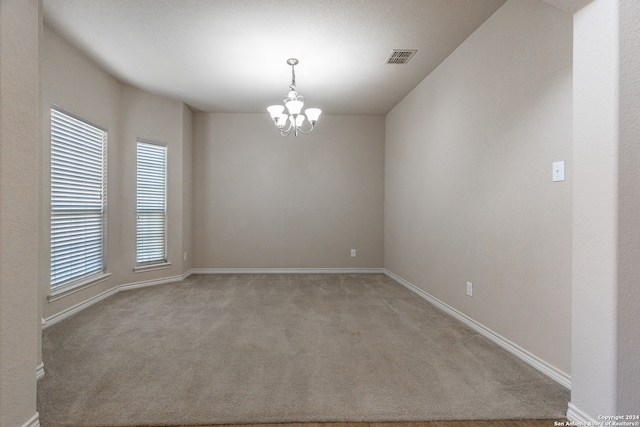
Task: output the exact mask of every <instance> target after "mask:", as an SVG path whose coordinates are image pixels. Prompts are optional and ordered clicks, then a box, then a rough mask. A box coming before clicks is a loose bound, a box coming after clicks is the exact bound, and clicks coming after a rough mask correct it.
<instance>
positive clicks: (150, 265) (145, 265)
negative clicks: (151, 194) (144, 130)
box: [133, 138, 171, 273]
mask: <svg viewBox="0 0 640 427" xmlns="http://www.w3.org/2000/svg"><path fill="white" fill-rule="evenodd" d="M141 146H142V147H145V146H148V147H154V148H161V149H162V155H163V164H162V165H163V170H162V172H163V173H162V175H163V182H162V188H161V191H162V196H163V198H164V199H163V210H162V214H163V242H162V246H163V248H162V255H163V257H162V258H154V259H149V260H141V259H140V257H141V254H140V237H141V236H140V224H139V221H140V210H139V206H140V147H141ZM147 160H148V159H147ZM168 181H169V147H168V144H166V143H164V142H158V141H151V140H148V139H143V138H138V139H137V140H136V213H135V215H136V221H135V224H136V239H135V247H136V251H135V267H134V269H133V271H134V272H135V273H140V272H145V271H151V270H158V269H164V268H169V267H170V266H171V263H170V262H169V246H168V240H169V228H168V225H169V215H168V210H169V209H168V200H169V194H168ZM155 190H156V191H157V190H159V189H158V188H155ZM156 213H157V212H156Z"/></svg>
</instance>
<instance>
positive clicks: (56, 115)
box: [51, 108, 107, 289]
mask: <svg viewBox="0 0 640 427" xmlns="http://www.w3.org/2000/svg"><path fill="white" fill-rule="evenodd" d="M106 147H107V132H105V131H104V130H102V129H99V128H97V127H95V126H92V125H90V124H89V123H86V122H84V121H82V120H79V119H77V118H75V117H71V116H69V115H67V114H64V113H62V112H60V111H58V110H56V109H53V108H52V109H51V288H52V289H54V288H57V287H61V286H64V285H66V284H69V283H71V282H75V281H77V280H80V279H83V278H86V277H89V276H92V275H94V274H98V273H101V272H102V271H104V247H105V244H104V240H105V226H106Z"/></svg>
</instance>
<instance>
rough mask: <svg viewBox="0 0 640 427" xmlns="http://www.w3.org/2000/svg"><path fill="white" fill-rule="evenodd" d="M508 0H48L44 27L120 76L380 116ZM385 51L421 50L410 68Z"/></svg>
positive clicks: (156, 87)
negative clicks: (293, 89) (292, 92)
mask: <svg viewBox="0 0 640 427" xmlns="http://www.w3.org/2000/svg"><path fill="white" fill-rule="evenodd" d="M504 2H505V0H180V1H178V0H110V1H107V0H44V1H43V9H44V18H45V23H46V24H47V25H48V26H49V27H51V28H52V29H53V30H54V31H56V32H57V33H59V34H60V35H62V36H63V37H64V38H66V39H67V40H69V41H70V42H71V43H72V44H73V45H75V46H76V47H78V48H79V49H80V50H82V51H83V52H84V53H85V54H87V55H88V56H89V57H91V58H92V59H93V60H95V61H96V62H97V63H98V64H100V65H101V66H102V67H104V68H105V69H106V70H107V71H109V72H110V73H111V74H112V75H113V76H115V77H116V78H117V79H119V80H120V81H122V82H125V83H128V84H131V85H133V86H136V87H139V88H142V89H144V90H147V91H149V92H152V93H157V94H160V95H164V96H167V97H170V98H173V99H177V100H180V101H183V102H185V103H186V104H189V105H190V106H192V107H193V108H195V109H197V110H202V111H209V112H245V113H249V112H265V111H266V110H265V108H266V107H267V106H268V105H271V104H277V103H280V102H281V99H282V97H283V96H284V95H285V94H286V93H287V91H288V85H289V83H290V78H291V67H290V66H288V65H287V64H286V60H287V59H288V58H291V57H295V58H298V59H299V60H300V64H299V65H298V66H296V82H297V87H298V92H299V93H300V94H301V95H303V96H304V97H305V99H306V104H305V105H306V106H308V107H311V106H315V107H319V108H321V109H322V110H323V112H324V113H325V114H386V113H387V112H389V111H390V110H391V109H392V108H393V107H394V106H395V105H396V104H397V103H398V102H399V101H400V100H401V99H402V98H403V97H404V96H405V95H406V94H407V93H409V92H410V91H411V89H413V88H414V87H415V86H416V85H417V84H418V83H420V81H422V80H423V79H424V78H425V77H426V76H427V75H428V74H429V73H430V72H431V71H432V70H433V69H434V68H436V67H437V66H438V64H440V63H441V62H442V61H443V60H444V59H445V58H446V57H447V56H448V55H449V54H450V53H451V52H453V51H454V50H455V49H456V47H458V46H459V45H460V44H461V43H462V42H463V41H464V40H465V39H466V38H467V37H469V35H471V33H473V32H474V31H475V30H476V29H477V28H478V27H479V26H480V25H482V23H483V22H484V21H486V20H487V18H489V16H491V15H492V14H493V13H494V12H495V11H496V10H497V9H498V8H499V7H500V6H501V5H502V4H503V3H504ZM392 49H417V50H418V52H417V53H416V55H415V56H414V57H413V58H412V59H411V60H410V61H409V63H408V64H406V65H387V64H385V63H384V61H385V59H386V58H387V56H388V55H389V53H390V52H391V50H392Z"/></svg>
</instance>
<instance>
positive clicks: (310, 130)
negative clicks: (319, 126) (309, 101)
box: [298, 123, 316, 135]
mask: <svg viewBox="0 0 640 427" xmlns="http://www.w3.org/2000/svg"><path fill="white" fill-rule="evenodd" d="M315 126H316V125H314V124H313V123H311V129H309V130H308V131H306V132H305V131H304V130H302V126H300V127H299V128H298V130H299V131H300V132H301V133H304V134H305V135H306V134H309V133H311V132H312V131H313V128H314V127H315Z"/></svg>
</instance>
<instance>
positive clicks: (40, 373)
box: [36, 362, 44, 381]
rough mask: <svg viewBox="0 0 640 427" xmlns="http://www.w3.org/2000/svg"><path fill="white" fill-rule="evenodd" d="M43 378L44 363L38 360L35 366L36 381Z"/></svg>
mask: <svg viewBox="0 0 640 427" xmlns="http://www.w3.org/2000/svg"><path fill="white" fill-rule="evenodd" d="M42 378H44V363H42V362H40V364H39V365H38V366H36V381H40V380H41V379H42Z"/></svg>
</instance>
